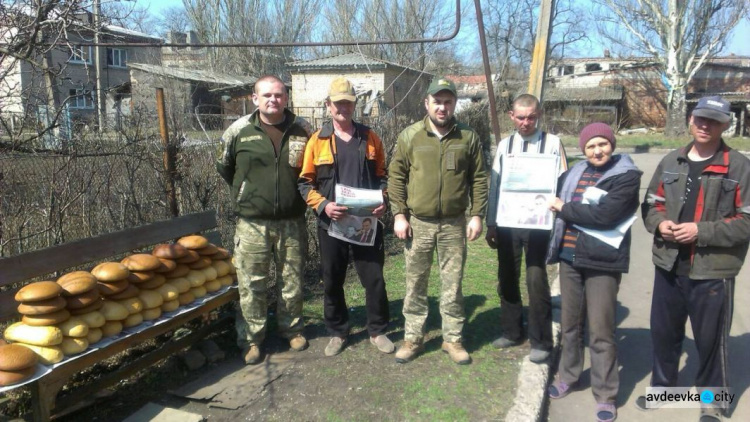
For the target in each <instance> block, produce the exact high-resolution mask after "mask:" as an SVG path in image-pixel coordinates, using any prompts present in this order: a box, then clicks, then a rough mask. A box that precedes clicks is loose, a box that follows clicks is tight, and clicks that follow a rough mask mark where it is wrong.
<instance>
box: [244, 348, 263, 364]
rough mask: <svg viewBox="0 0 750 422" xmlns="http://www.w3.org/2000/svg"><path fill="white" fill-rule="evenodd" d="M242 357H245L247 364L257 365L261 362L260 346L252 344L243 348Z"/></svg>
mask: <svg viewBox="0 0 750 422" xmlns="http://www.w3.org/2000/svg"><path fill="white" fill-rule="evenodd" d="M242 358H243V359H245V364H246V365H255V364H256V363H258V362H260V347H258V346H256V345H254V344H252V345H250V346H249V347H246V348H244V349H242Z"/></svg>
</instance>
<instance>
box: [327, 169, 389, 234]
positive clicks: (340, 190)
mask: <svg viewBox="0 0 750 422" xmlns="http://www.w3.org/2000/svg"><path fill="white" fill-rule="evenodd" d="M336 203H337V204H338V205H341V206H345V207H347V208H348V209H347V212H346V213H347V215H346V216H345V217H344V218H342V219H339V220H337V221H331V224H330V225H329V226H328V235H329V236H331V237H335V238H337V239H341V240H344V241H346V242H349V243H353V244H356V245H365V246H372V245H374V244H375V237H376V235H377V232H378V227H379V225H378V224H377V221H378V219H377V218H376V217H375V216H374V215H373V214H372V212H373V210H375V208H377V207H379V206H381V205H383V192H382V191H380V190H379V189H359V188H353V187H351V186H346V185H341V184H336Z"/></svg>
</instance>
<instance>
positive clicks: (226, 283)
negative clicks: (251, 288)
mask: <svg viewBox="0 0 750 422" xmlns="http://www.w3.org/2000/svg"><path fill="white" fill-rule="evenodd" d="M216 281H218V282H219V283H221V285H222V286H231V285H232V284H234V281H233V280H232V276H231V275H229V274H227V275H225V276H224V277H219V278H217V279H216Z"/></svg>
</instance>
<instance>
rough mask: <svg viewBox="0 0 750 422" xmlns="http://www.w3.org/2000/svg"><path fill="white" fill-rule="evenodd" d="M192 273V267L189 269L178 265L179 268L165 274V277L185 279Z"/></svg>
mask: <svg viewBox="0 0 750 422" xmlns="http://www.w3.org/2000/svg"><path fill="white" fill-rule="evenodd" d="M189 272H190V267H188V266H187V265H186V264H177V267H175V269H174V270H172V271H170V272H168V273H164V276H165V277H167V278H179V277H185V276H186V275H187V274H188V273H189Z"/></svg>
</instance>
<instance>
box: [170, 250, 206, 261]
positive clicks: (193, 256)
mask: <svg viewBox="0 0 750 422" xmlns="http://www.w3.org/2000/svg"><path fill="white" fill-rule="evenodd" d="M199 259H201V256H200V255H198V252H196V251H193V250H188V251H187V253H186V254H185V256H183V257H182V258H177V259H175V260H174V261H175V262H176V263H178V264H190V263H193V262H195V261H197V260H199Z"/></svg>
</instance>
